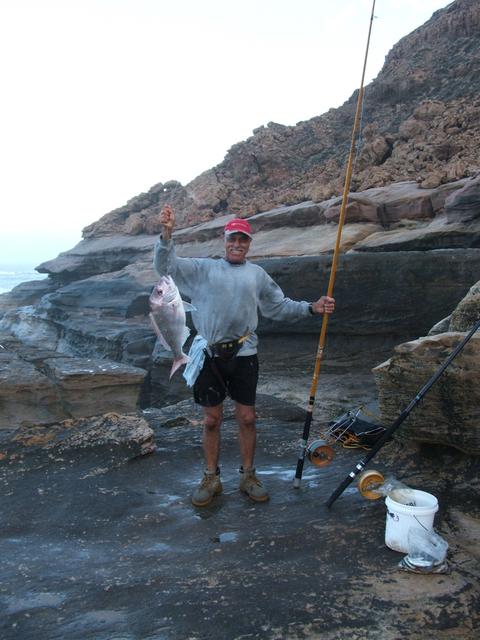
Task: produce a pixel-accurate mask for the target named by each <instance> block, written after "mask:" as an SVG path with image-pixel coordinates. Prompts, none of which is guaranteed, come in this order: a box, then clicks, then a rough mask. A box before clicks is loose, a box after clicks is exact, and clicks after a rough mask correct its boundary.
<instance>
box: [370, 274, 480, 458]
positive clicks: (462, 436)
mask: <svg viewBox="0 0 480 640" xmlns="http://www.w3.org/2000/svg"><path fill="white" fill-rule="evenodd" d="M479 319H480V282H477V283H476V284H475V285H474V286H473V287H471V288H470V290H469V291H468V293H467V295H466V296H465V297H464V298H463V299H462V300H461V301H460V302H459V304H458V305H457V307H456V308H455V310H454V311H453V313H452V314H451V316H449V317H448V318H445V319H444V320H442V321H441V322H440V323H438V324H437V325H436V326H435V327H433V328H432V329H431V330H430V333H429V336H427V337H425V338H419V339H418V340H414V341H412V342H407V343H405V344H401V345H399V346H398V347H396V349H395V354H394V355H393V356H392V357H391V358H390V359H389V360H388V361H386V362H384V363H382V364H380V365H379V366H377V367H375V369H374V370H373V373H374V376H375V381H376V384H377V387H378V392H379V403H380V408H381V412H382V418H383V420H384V422H385V423H391V422H393V420H394V419H395V418H396V417H397V416H398V415H399V414H400V412H401V411H402V409H404V408H405V407H407V406H408V404H409V402H410V400H412V399H413V398H414V397H415V396H416V394H417V393H418V391H420V389H421V388H422V387H423V386H424V385H425V384H426V383H427V381H428V380H429V379H430V378H431V376H433V374H434V373H435V372H436V371H437V370H438V368H439V367H440V365H441V364H442V363H443V362H444V361H445V359H446V358H447V356H448V355H449V354H450V353H451V352H452V351H453V350H454V349H455V347H456V345H457V344H458V343H459V342H460V341H461V340H462V339H463V337H464V335H465V334H464V333H463V332H466V331H469V330H470V329H471V328H472V327H473V326H474V324H475V323H476V322H478V320H479ZM442 330H443V331H446V332H444V333H439V331H442ZM460 332H462V333H460ZM479 363H480V331H479V332H477V333H476V334H474V335H473V337H472V338H471V339H470V341H469V342H468V343H467V344H466V346H465V347H464V349H463V350H462V351H461V352H460V354H459V355H458V356H457V357H456V358H455V359H454V360H453V362H452V363H451V364H450V365H449V367H448V368H447V369H446V370H445V371H444V373H443V374H442V376H441V377H440V378H439V379H438V381H437V382H436V383H435V384H434V385H433V387H432V388H431V390H429V391H428V393H427V394H426V396H425V397H424V399H423V400H422V401H421V402H420V403H419V405H417V407H416V408H415V409H414V410H413V411H412V413H411V414H410V416H409V417H408V418H407V420H406V421H405V422H404V424H403V425H402V427H401V429H400V432H399V433H400V436H401V437H402V438H407V439H411V440H415V441H418V442H430V443H435V444H439V443H440V444H444V445H447V446H450V447H455V448H458V449H460V450H462V451H464V452H466V453H468V454H473V455H480V365H479Z"/></svg>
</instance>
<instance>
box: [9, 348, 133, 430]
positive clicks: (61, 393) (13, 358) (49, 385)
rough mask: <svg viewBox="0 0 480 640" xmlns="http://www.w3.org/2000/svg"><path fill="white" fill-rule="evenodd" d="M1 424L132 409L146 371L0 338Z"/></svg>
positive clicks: (14, 425) (39, 422)
mask: <svg viewBox="0 0 480 640" xmlns="http://www.w3.org/2000/svg"><path fill="white" fill-rule="evenodd" d="M2 344H3V349H2V350H1V351H0V429H14V428H17V427H22V426H31V425H42V424H50V423H53V422H58V421H61V420H64V419H65V418H81V417H85V416H93V415H98V414H103V413H106V412H109V411H116V412H118V413H125V412H129V411H135V409H136V407H137V404H138V399H139V395H140V389H141V385H142V382H143V380H144V378H145V371H144V370H143V369H138V368H135V367H131V366H128V365H124V364H120V363H118V362H113V361H108V360H105V359H99V358H97V359H94V358H67V357H63V356H62V355H61V354H59V353H58V352H54V351H48V350H47V349H41V348H35V347H28V346H25V345H22V344H18V343H16V342H15V341H13V340H11V339H9V338H8V337H7V338H6V339H2Z"/></svg>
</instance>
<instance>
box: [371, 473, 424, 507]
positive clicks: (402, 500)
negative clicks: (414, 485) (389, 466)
mask: <svg viewBox="0 0 480 640" xmlns="http://www.w3.org/2000/svg"><path fill="white" fill-rule="evenodd" d="M375 491H376V492H378V493H379V494H380V495H382V496H388V497H389V498H391V499H392V500H394V501H395V502H398V503H399V504H405V505H407V506H409V507H415V506H416V502H415V493H414V492H413V489H410V487H408V486H407V485H406V484H404V483H403V482H400V480H397V479H396V478H394V477H393V476H389V477H387V478H385V480H384V481H383V484H381V485H380V486H379V487H376V488H375Z"/></svg>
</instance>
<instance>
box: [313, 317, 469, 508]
mask: <svg viewBox="0 0 480 640" xmlns="http://www.w3.org/2000/svg"><path fill="white" fill-rule="evenodd" d="M479 327H480V320H478V321H477V322H476V323H475V325H474V326H473V327H472V328H471V329H470V331H469V332H468V333H467V335H466V336H465V337H464V339H463V340H462V341H461V342H460V343H459V344H458V345H457V347H456V348H455V349H454V350H453V351H452V353H451V354H450V355H449V356H448V358H447V359H446V360H445V362H444V363H443V364H442V365H441V366H440V367H439V369H437V371H436V372H435V373H434V374H433V376H432V377H431V378H430V380H429V381H428V382H427V383H426V384H425V386H424V387H422V389H421V390H420V391H419V392H418V394H417V395H416V396H415V398H414V399H413V400H412V401H411V402H410V404H409V405H408V407H406V409H404V410H403V411H402V413H401V414H400V415H399V416H398V418H397V419H396V420H395V422H394V423H393V424H392V426H391V427H389V428H388V429H387V430H386V431H385V433H384V434H383V435H382V437H381V438H380V439H379V440H378V442H376V443H375V444H374V446H373V447H372V449H371V450H370V451H369V452H368V453H367V455H366V456H365V457H364V458H363V459H362V460H360V462H359V463H358V464H357V465H356V467H355V469H353V471H351V472H350V473H349V474H348V476H347V477H346V478H345V480H344V481H343V482H342V484H340V485H339V486H338V487H337V488H336V489H335V491H334V492H333V493H332V495H331V496H330V497H329V499H328V500H327V502H326V503H325V504H326V506H327V507H328V508H330V507H331V506H332V504H333V503H334V502H335V500H336V499H337V498H339V497H340V496H341V495H342V493H343V492H344V491H345V489H346V488H347V487H348V485H349V484H350V483H351V482H352V481H353V480H354V478H355V476H356V475H358V474H359V473H360V472H361V471H363V469H364V468H365V467H366V465H367V464H368V463H369V462H370V460H371V459H372V458H373V456H374V455H375V454H376V453H377V452H378V451H379V450H380V449H381V448H382V447H383V445H384V444H385V443H386V442H387V441H388V440H389V439H390V437H391V436H392V434H393V432H394V431H396V430H397V429H398V427H399V426H400V425H401V424H402V422H403V421H404V420H405V418H406V417H407V416H408V415H409V413H410V412H411V411H412V409H413V408H414V407H415V406H416V405H417V404H418V403H419V402H420V400H421V399H422V398H423V397H424V396H425V394H426V393H427V392H428V391H430V389H431V388H432V387H433V385H434V384H435V382H436V381H437V380H438V379H439V378H440V376H441V375H442V373H443V372H444V371H445V369H446V368H447V367H448V366H449V365H450V363H451V362H452V360H454V359H455V358H456V357H457V356H458V354H459V353H460V351H461V350H462V349H463V347H464V346H465V345H466V344H467V342H468V341H469V340H470V338H471V337H472V336H473V334H474V333H475V332H476V331H477V329H478V328H479Z"/></svg>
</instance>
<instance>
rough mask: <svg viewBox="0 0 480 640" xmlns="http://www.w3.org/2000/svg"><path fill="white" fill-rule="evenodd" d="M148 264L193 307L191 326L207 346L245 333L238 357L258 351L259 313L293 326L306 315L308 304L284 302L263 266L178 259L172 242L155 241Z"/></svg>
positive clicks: (213, 260) (200, 259)
mask: <svg viewBox="0 0 480 640" xmlns="http://www.w3.org/2000/svg"><path fill="white" fill-rule="evenodd" d="M153 265H154V268H155V270H156V272H157V273H158V275H160V276H162V275H167V274H168V275H171V276H172V278H173V279H174V280H175V283H176V285H177V287H178V288H179V290H180V292H181V293H182V294H184V295H185V296H188V297H189V298H190V300H191V301H192V305H193V306H194V307H195V311H192V320H193V324H194V326H195V328H196V330H197V331H198V333H199V334H200V335H201V336H203V337H204V338H205V339H206V340H207V342H208V343H209V344H213V343H215V342H226V341H227V340H234V339H236V338H240V337H242V336H244V335H246V334H247V333H249V332H250V336H249V337H248V339H247V340H246V341H245V343H244V345H243V347H242V348H241V350H240V352H239V355H241V356H249V355H253V354H254V353H256V352H257V345H258V337H257V335H256V333H255V330H256V328H257V324H258V310H260V313H261V314H262V315H263V316H265V317H266V318H271V319H274V320H279V321H287V322H292V321H295V320H299V319H300V318H306V317H309V315H310V313H309V310H308V302H304V301H302V302H296V301H294V300H290V298H286V297H285V295H284V293H283V291H282V290H281V289H280V287H279V286H278V285H277V284H276V283H275V282H274V281H273V280H272V278H271V277H270V276H269V275H268V273H267V272H266V271H265V270H264V269H262V267H260V266H258V265H256V264H252V263H251V262H248V261H247V262H244V263H243V264H231V263H230V262H228V261H227V260H225V259H224V258H220V259H213V258H179V257H178V256H177V255H176V253H175V247H174V243H173V241H172V240H163V239H160V240H159V241H158V242H157V243H156V245H155V250H154V257H153Z"/></svg>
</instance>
